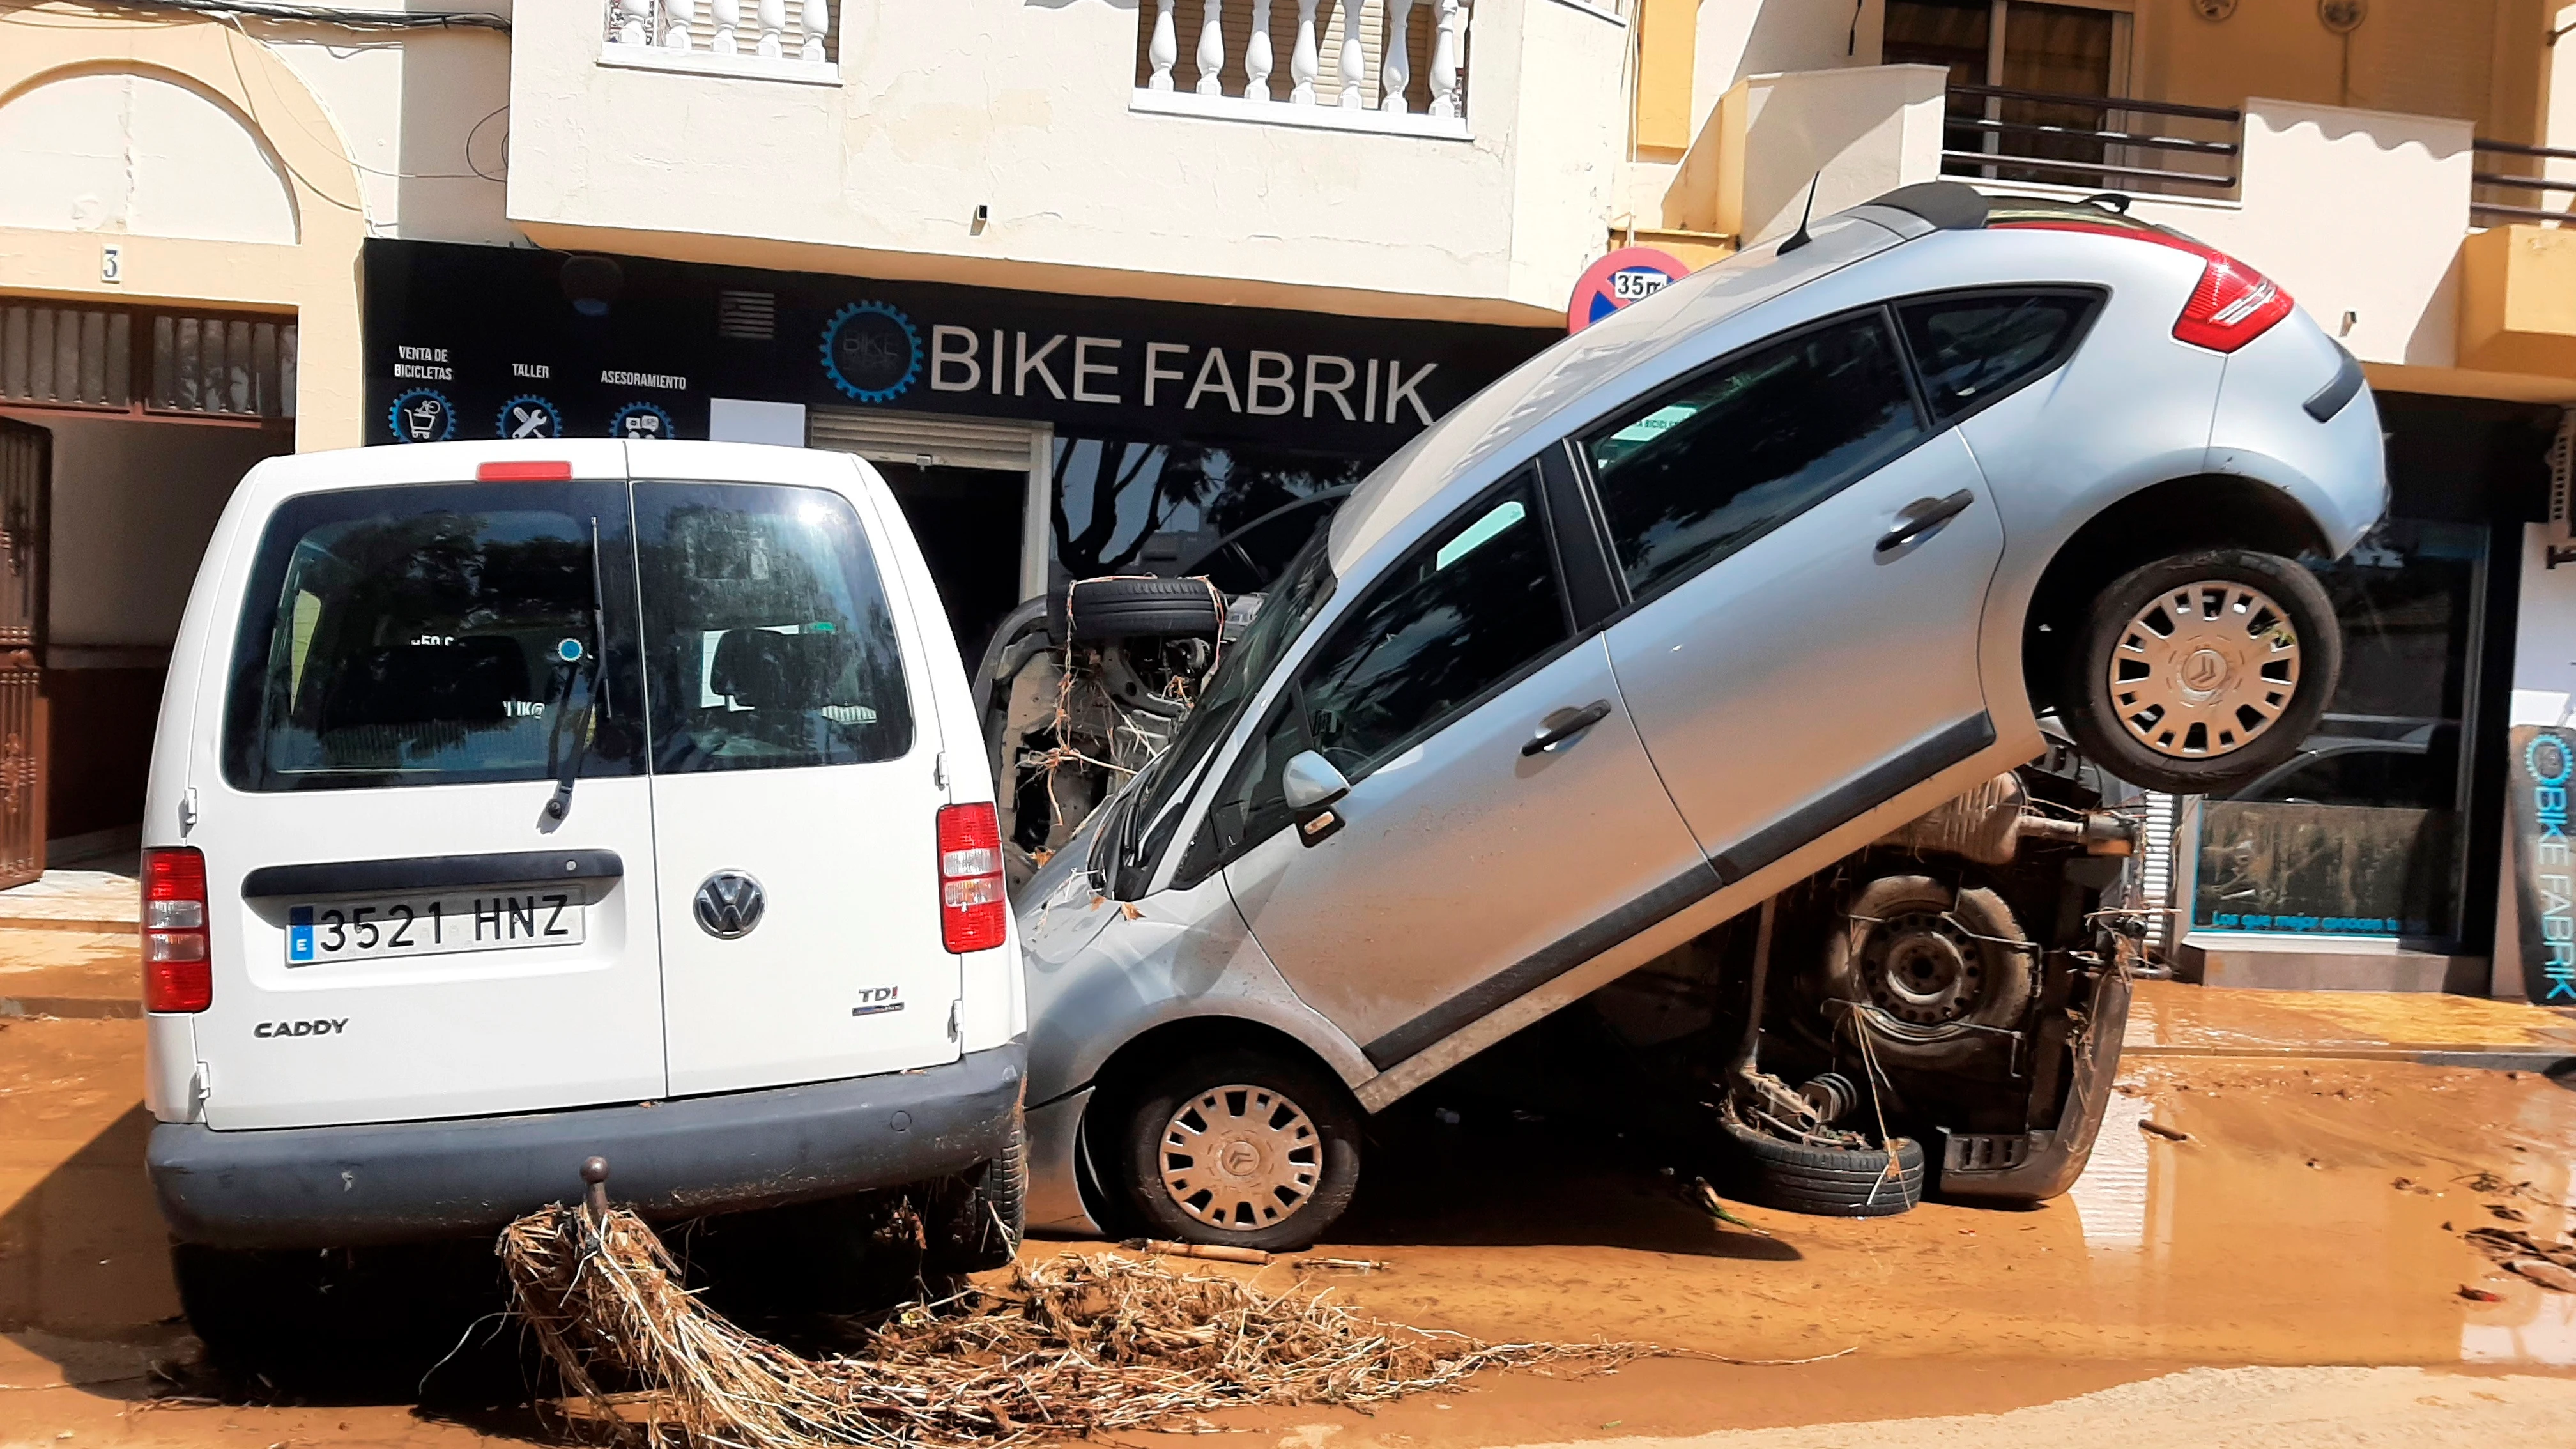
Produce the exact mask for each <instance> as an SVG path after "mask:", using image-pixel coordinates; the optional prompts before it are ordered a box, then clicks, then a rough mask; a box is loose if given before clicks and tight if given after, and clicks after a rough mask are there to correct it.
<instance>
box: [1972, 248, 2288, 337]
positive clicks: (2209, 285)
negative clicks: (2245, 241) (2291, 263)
mask: <svg viewBox="0 0 2576 1449" xmlns="http://www.w3.org/2000/svg"><path fill="white" fill-rule="evenodd" d="M2006 229H2010V230H2025V231H2080V232H2090V233H2092V234H2093V235H2096V236H2117V237H2126V238H2128V239H2129V240H2131V241H2142V242H2152V243H2154V244H2155V245H2157V246H2160V247H2171V248H2173V249H2174V250H2175V251H2178V252H2189V253H2191V254H2192V255H2193V256H2196V257H2198V258H2200V284H2199V285H2198V286H2195V287H2193V288H2192V289H2191V298H2190V300H2188V301H2186V302H2184V303H2183V304H2182V315H2181V316H2179V317H2176V318H2175V319H2174V325H2173V335H2174V339H2175V340H2176V341H2178V342H2188V343H2190V344H2191V345H2192V346H2194V347H2206V348H2208V349H2209V350H2210V351H2212V352H2234V351H2235V350H2236V349H2238V348H2240V347H2243V346H2244V345H2245V344H2246V343H2248V342H2251V341H2253V340H2254V339H2255V338H2257V337H2260V336H2262V335H2263V334H2264V333H2266V332H2269V331H2271V330H2272V326H2273V324H2274V323H2276V322H2279V321H2280V320H2281V319H2282V318H2284V317H2287V316H2289V315H2290V308H2291V307H2292V306H2294V305H2295V304H2294V303H2292V302H2291V300H2290V294H2289V293H2287V292H2284V291H2282V290H2281V288H2280V287H2279V285H2277V284H2276V283H2274V282H2273V281H2272V279H2271V278H2269V277H2266V276H2264V275H2263V274H2262V273H2261V272H2258V271H2256V270H2254V269H2253V268H2252V267H2249V266H2247V265H2245V264H2244V263H2243V262H2240V261H2238V260H2237V259H2236V258H2234V257H2231V256H2229V255H2228V254H2227V253H2225V252H2222V251H2220V250H2219V249H2218V248H2216V247H2213V246H2208V245H2205V244H2204V243H2201V242H2196V241H2193V240H2192V239H2191V238H2190V237H2187V236H2183V235H2181V234H2179V233H2177V232H2170V231H2166V230H2164V229H2162V228H2160V227H2147V226H2139V225H2135V224H2129V225H2122V226H2107V225H2105V226H2093V225H2087V224H2086V223H2083V222H2078V221H2064V222H2055V221H2024V222H2006V223H2004V224H2003V225H2002V226H2001V227H1999V228H1998V230H2006Z"/></svg>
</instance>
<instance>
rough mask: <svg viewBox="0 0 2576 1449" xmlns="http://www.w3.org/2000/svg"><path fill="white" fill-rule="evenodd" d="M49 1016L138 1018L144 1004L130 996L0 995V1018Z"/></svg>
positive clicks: (3, 1019) (9, 1019)
mask: <svg viewBox="0 0 2576 1449" xmlns="http://www.w3.org/2000/svg"><path fill="white" fill-rule="evenodd" d="M31 1017H52V1018H55V1019H58V1020H72V1021H139V1020H141V1019H142V1017H143V1003H142V1002H140V1001H137V1000H135V999H134V998H132V997H130V996H0V1021H21V1020H25V1019H28V1018H31Z"/></svg>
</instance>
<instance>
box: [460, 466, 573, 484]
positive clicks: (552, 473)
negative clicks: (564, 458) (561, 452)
mask: <svg viewBox="0 0 2576 1449" xmlns="http://www.w3.org/2000/svg"><path fill="white" fill-rule="evenodd" d="M474 478H475V481H476V482H479V483H564V482H569V481H570V480H571V478H572V464H570V463H557V462H519V463H485V464H483V465H482V466H480V467H478V468H476V469H475V470H474Z"/></svg>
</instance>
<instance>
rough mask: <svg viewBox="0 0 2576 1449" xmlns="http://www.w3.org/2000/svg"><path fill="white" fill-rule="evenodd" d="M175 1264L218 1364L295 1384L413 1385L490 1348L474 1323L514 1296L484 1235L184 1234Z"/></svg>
mask: <svg viewBox="0 0 2576 1449" xmlns="http://www.w3.org/2000/svg"><path fill="white" fill-rule="evenodd" d="M170 1267H171V1273H172V1276H173V1277H174V1278H175V1279H176V1280H177V1283H178V1289H179V1306H180V1309H181V1310H182V1311H183V1312H184V1313H186V1314H187V1317H188V1327H189V1328H190V1330H191V1331H193V1332H194V1333H195V1334H196V1335H197V1339H198V1341H199V1342H200V1343H202V1344H204V1345H205V1357H206V1361H207V1363H208V1364H209V1365H210V1366H211V1367H213V1368H214V1369H216V1370H217V1371H218V1372H219V1373H221V1374H223V1375H224V1376H226V1377H227V1378H228V1379H231V1380H232V1381H234V1382H235V1383H249V1382H251V1381H252V1380H253V1377H254V1376H257V1375H264V1376H266V1377H267V1378H268V1379H269V1380H270V1381H271V1382H272V1383H274V1384H277V1385H279V1386H281V1387H287V1388H292V1389H296V1390H299V1391H300V1390H304V1389H309V1388H318V1389H321V1390H323V1391H327V1392H379V1391H383V1390H385V1389H389V1388H390V1389H394V1390H398V1391H401V1392H405V1393H410V1392H416V1391H417V1390H418V1389H419V1388H420V1385H421V1379H422V1376H423V1375H424V1374H425V1373H428V1372H429V1371H430V1370H431V1368H432V1367H433V1366H434V1365H438V1364H439V1363H441V1361H442V1360H449V1356H450V1355H451V1354H453V1353H456V1352H457V1351H458V1350H459V1349H460V1348H464V1349H469V1350H471V1349H480V1348H488V1347H489V1344H488V1343H487V1342H481V1341H479V1340H477V1339H476V1336H475V1335H473V1334H472V1332H471V1330H472V1329H473V1328H474V1326H475V1325H476V1323H477V1322H478V1321H482V1320H485V1319H487V1318H489V1317H490V1316H491V1315H493V1314H495V1313H497V1312H499V1311H500V1310H502V1309H504V1308H506V1306H507V1304H508V1298H507V1289H506V1288H505V1286H504V1284H503V1282H502V1279H501V1276H500V1274H499V1271H498V1264H497V1262H496V1260H494V1259H493V1257H492V1250H491V1246H490V1244H489V1243H488V1242H481V1241H477V1242H470V1243H435V1244H404V1245H398V1246H394V1247H385V1248H374V1249H365V1250H358V1251H350V1250H345V1249H328V1250H317V1249H311V1248H305V1249H294V1250H277V1251H256V1252H254V1251H239V1250H232V1249H223V1248H209V1247H206V1246H204V1245H202V1244H197V1243H178V1244H173V1245H172V1247H171V1249H170ZM489 1337H490V1336H489V1335H485V1336H483V1338H485V1339H488V1338H489ZM449 1367H450V1369H451V1370H459V1369H462V1364H461V1363H459V1362H457V1361H454V1360H449Z"/></svg>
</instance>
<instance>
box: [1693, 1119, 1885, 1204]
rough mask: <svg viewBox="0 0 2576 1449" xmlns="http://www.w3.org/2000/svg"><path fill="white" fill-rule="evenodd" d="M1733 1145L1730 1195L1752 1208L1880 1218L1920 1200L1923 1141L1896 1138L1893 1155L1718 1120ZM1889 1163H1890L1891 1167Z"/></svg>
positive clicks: (1729, 1143) (1731, 1145)
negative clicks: (1786, 1137)
mask: <svg viewBox="0 0 2576 1449" xmlns="http://www.w3.org/2000/svg"><path fill="white" fill-rule="evenodd" d="M1722 1125H1723V1126H1724V1127H1725V1130H1726V1136H1727V1139H1728V1145H1729V1146H1730V1147H1731V1148H1732V1149H1733V1154H1734V1159H1735V1160H1734V1166H1733V1170H1732V1171H1731V1172H1730V1173H1729V1174H1727V1176H1728V1178H1729V1180H1730V1182H1731V1184H1732V1186H1733V1188H1734V1192H1733V1194H1732V1195H1733V1196H1734V1197H1736V1198H1737V1199H1739V1200H1741V1201H1744V1202H1749V1203H1752V1204H1753V1205H1754V1206H1756V1207H1767V1208H1778V1209H1780V1210H1781V1211H1782V1212H1792V1213H1807V1214H1809V1215H1811V1216H1815V1217H1827V1218H1884V1217H1893V1216H1895V1215H1896V1214H1898V1213H1901V1212H1905V1211H1907V1210H1909V1209H1911V1208H1913V1207H1914V1206H1915V1204H1917V1203H1920V1202H1921V1201H1923V1144H1921V1143H1919V1142H1916V1141H1915V1140H1913V1139H1912V1138H1910V1137H1899V1138H1897V1139H1896V1151H1895V1152H1894V1153H1893V1154H1890V1153H1887V1152H1884V1151H1881V1150H1879V1149H1877V1148H1874V1147H1873V1148H1865V1149H1860V1150H1856V1151H1845V1150H1843V1149H1841V1148H1834V1147H1808V1146H1805V1145H1803V1144H1801V1143H1796V1142H1783V1141H1781V1140H1780V1139H1779V1138H1776V1137H1770V1136H1766V1135H1764V1134H1763V1133H1760V1132H1756V1131H1754V1130H1753V1129H1751V1128H1749V1127H1745V1126H1742V1125H1741V1124H1738V1123H1734V1122H1728V1123H1724V1124H1722ZM1891 1164H1892V1165H1893V1167H1892V1170H1891Z"/></svg>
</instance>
